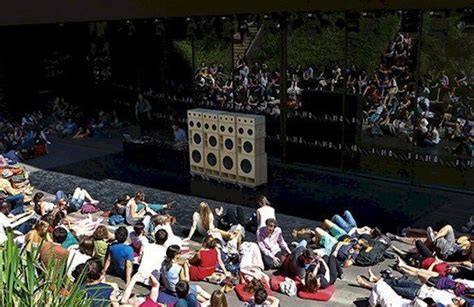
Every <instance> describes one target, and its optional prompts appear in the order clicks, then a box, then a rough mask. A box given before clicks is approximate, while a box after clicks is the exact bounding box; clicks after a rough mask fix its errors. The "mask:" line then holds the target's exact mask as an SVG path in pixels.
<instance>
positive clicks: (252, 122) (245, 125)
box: [236, 114, 267, 187]
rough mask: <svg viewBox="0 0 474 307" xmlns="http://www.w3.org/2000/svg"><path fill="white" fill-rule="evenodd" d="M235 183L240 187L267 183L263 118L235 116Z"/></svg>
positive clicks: (257, 116) (259, 116)
mask: <svg viewBox="0 0 474 307" xmlns="http://www.w3.org/2000/svg"><path fill="white" fill-rule="evenodd" d="M236 120H237V125H236V126H237V181H238V182H239V184H241V185H246V186H252V187H255V186H259V185H262V184H264V183H266V182H267V154H266V153H265V136H266V133H265V117H264V116H261V115H243V114H240V115H237V116H236Z"/></svg>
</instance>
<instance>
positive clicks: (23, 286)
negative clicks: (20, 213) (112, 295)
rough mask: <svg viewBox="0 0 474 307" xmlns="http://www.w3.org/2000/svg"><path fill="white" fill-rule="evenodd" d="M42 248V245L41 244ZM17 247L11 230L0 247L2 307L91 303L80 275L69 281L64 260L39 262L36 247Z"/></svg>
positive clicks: (82, 277) (0, 293)
mask: <svg viewBox="0 0 474 307" xmlns="http://www.w3.org/2000/svg"><path fill="white" fill-rule="evenodd" d="M40 248H41V247H40ZM40 248H38V249H37V250H36V251H27V250H26V249H23V250H20V249H19V248H18V246H17V245H16V243H15V241H14V239H13V234H12V232H11V231H8V232H7V241H6V242H5V243H4V245H3V246H2V247H0V305H1V306H4V307H17V306H21V307H23V306H25V307H33V306H35V307H36V306H48V307H49V306H79V307H81V306H90V305H91V298H87V299H86V298H85V290H84V289H83V288H82V287H81V282H82V280H83V279H84V274H82V275H81V276H80V277H79V278H78V280H76V282H75V283H71V282H70V280H69V278H68V276H67V274H66V272H67V267H66V262H65V261H62V262H57V261H50V262H49V263H48V264H47V265H46V267H41V265H40V263H39V259H38V258H39V257H38V256H39V250H40Z"/></svg>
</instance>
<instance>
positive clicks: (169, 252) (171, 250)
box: [163, 245, 181, 272]
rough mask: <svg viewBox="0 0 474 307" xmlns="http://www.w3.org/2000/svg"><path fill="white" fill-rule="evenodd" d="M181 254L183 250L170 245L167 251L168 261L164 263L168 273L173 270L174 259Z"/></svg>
mask: <svg viewBox="0 0 474 307" xmlns="http://www.w3.org/2000/svg"><path fill="white" fill-rule="evenodd" d="M180 252H181V249H180V248H179V246H178V245H170V246H168V249H167V250H166V259H165V260H164V261H163V267H164V268H165V271H166V272H168V271H169V269H171V263H172V261H173V259H174V258H175V257H176V255H178V254H179V253H180Z"/></svg>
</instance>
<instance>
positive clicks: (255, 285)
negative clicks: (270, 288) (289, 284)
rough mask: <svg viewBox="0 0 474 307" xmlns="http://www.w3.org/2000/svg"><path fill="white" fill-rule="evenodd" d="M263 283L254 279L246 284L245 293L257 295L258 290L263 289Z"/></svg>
mask: <svg viewBox="0 0 474 307" xmlns="http://www.w3.org/2000/svg"><path fill="white" fill-rule="evenodd" d="M263 288H264V287H263V284H262V281H261V280H259V279H255V278H254V279H252V280H251V281H250V282H249V283H247V284H245V286H244V291H245V292H248V293H250V294H254V293H257V290H258V289H263Z"/></svg>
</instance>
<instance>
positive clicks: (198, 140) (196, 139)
mask: <svg viewBox="0 0 474 307" xmlns="http://www.w3.org/2000/svg"><path fill="white" fill-rule="evenodd" d="M193 141H194V144H196V145H199V144H201V142H202V139H201V135H200V134H199V133H195V134H194V135H193Z"/></svg>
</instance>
